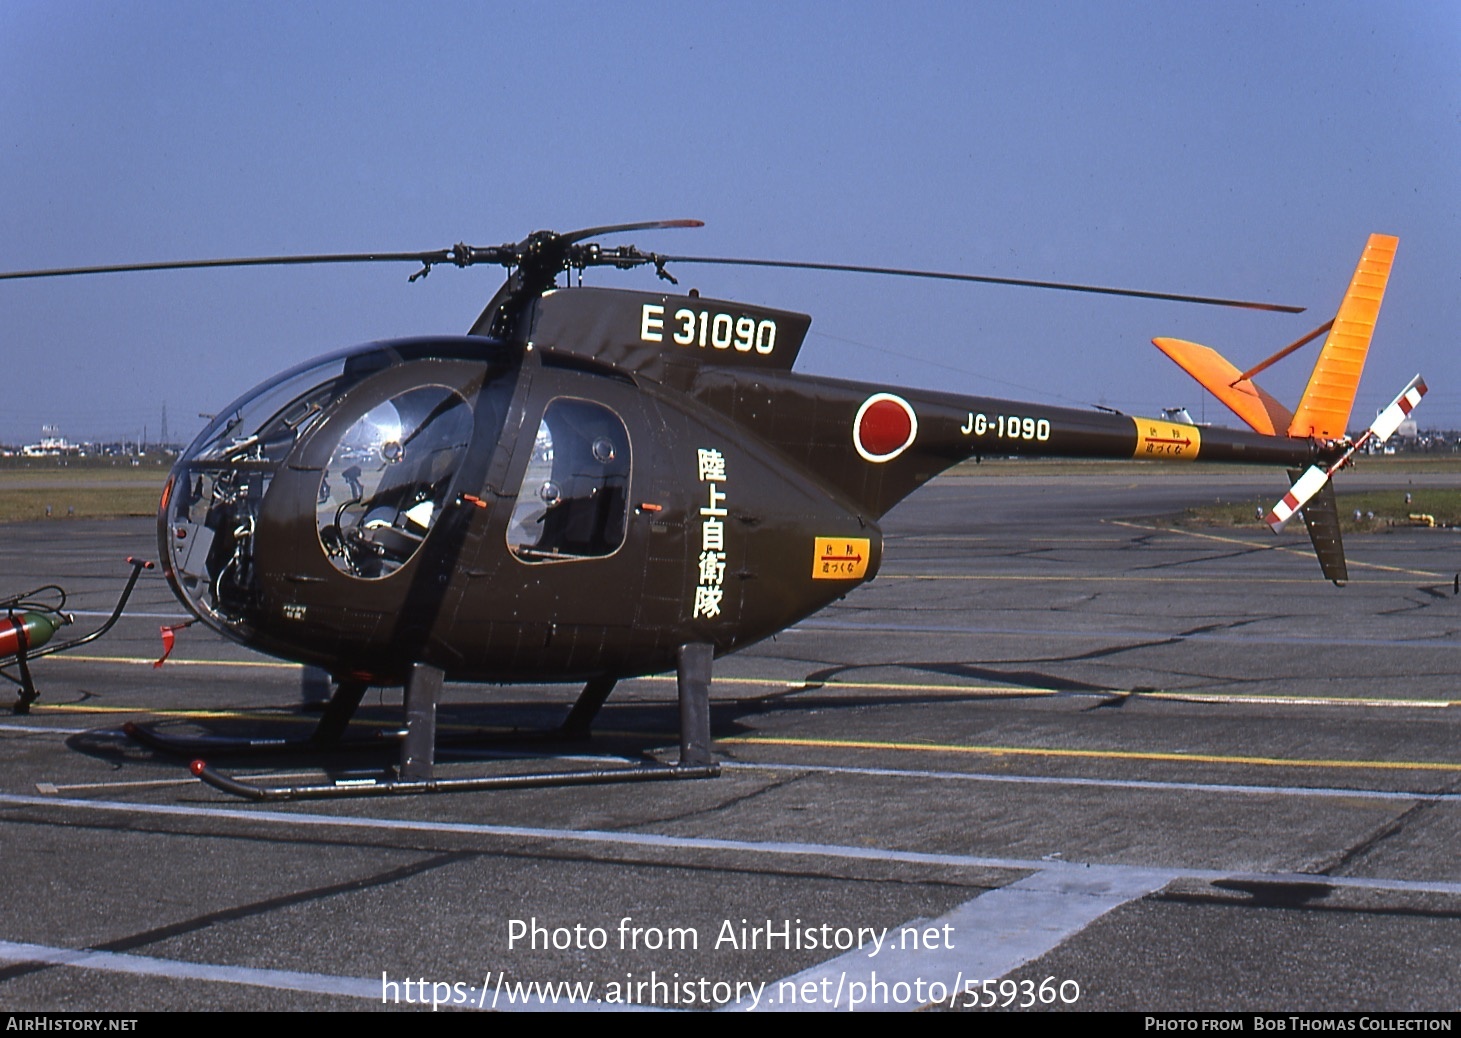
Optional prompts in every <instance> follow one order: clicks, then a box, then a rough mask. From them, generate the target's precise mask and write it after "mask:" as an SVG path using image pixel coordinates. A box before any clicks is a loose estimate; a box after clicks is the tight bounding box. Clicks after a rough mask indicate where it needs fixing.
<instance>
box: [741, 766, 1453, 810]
mask: <svg viewBox="0 0 1461 1038" xmlns="http://www.w3.org/2000/svg"><path fill="white" fill-rule="evenodd" d="M720 767H721V770H722V771H794V772H810V773H814V774H818V775H868V776H871V777H873V778H911V779H934V780H936V781H940V782H948V781H961V782H1002V783H1006V784H1009V785H1015V786H1089V787H1092V788H1095V789H1141V790H1153V791H1156V792H1179V793H1217V794H1228V793H1239V794H1251V795H1256V796H1285V797H1324V798H1339V799H1345V800H1418V801H1423V802H1425V803H1428V804H1444V803H1448V802H1461V793H1422V792H1410V791H1405V790H1389V789H1346V788H1344V787H1343V786H1245V785H1239V784H1236V783H1230V782H1158V781H1154V780H1152V779H1103V778H1076V777H1073V776H1063V775H995V774H990V773H988V772H978V771H923V770H918V769H914V768H858V767H851V766H847V765H830V764H829V765H823V764H759V763H757V764H752V763H747V762H731V761H721V762H720Z"/></svg>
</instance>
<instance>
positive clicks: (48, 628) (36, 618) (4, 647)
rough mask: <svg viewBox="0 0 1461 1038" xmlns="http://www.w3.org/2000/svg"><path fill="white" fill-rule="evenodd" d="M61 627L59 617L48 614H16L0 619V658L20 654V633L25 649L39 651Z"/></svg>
mask: <svg viewBox="0 0 1461 1038" xmlns="http://www.w3.org/2000/svg"><path fill="white" fill-rule="evenodd" d="M60 627H61V620H60V618H59V617H56V616H52V615H51V614H49V613H16V614H15V615H14V616H5V617H3V618H0V656H17V655H19V654H20V639H21V633H22V632H24V635H25V649H26V651H27V652H29V651H30V650H32V649H39V648H40V647H41V646H42V645H44V644H46V642H48V641H50V640H51V635H53V634H55V633H56V631H57V630H59V629H60Z"/></svg>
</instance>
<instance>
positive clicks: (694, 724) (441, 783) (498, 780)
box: [127, 643, 720, 800]
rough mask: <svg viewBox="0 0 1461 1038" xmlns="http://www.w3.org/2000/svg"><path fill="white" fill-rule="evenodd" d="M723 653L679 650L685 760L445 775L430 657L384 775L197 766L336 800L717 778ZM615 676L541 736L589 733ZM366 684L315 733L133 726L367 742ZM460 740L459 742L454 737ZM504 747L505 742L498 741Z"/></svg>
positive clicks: (248, 746) (150, 734)
mask: <svg viewBox="0 0 1461 1038" xmlns="http://www.w3.org/2000/svg"><path fill="white" fill-rule="evenodd" d="M712 658H713V650H712V648H711V646H709V645H706V644H701V643H692V644H687V645H682V646H681V647H680V649H679V653H678V657H677V667H676V678H677V687H678V690H679V700H680V759H679V761H678V762H677V763H675V764H659V763H653V764H633V765H629V766H625V767H605V768H588V769H579V770H549V771H534V772H530V773H525V774H522V773H518V774H494V775H477V776H467V777H462V778H438V777H437V776H436V772H435V768H436V748H437V746H438V745H439V743H438V740H437V736H436V709H437V705H438V703H439V702H440V699H441V687H442V682H443V678H444V674H443V672H442V671H441V670H440V669H438V668H436V667H432V666H430V665H428V664H423V663H418V664H415V665H414V666H413V667H412V670H411V676H410V678H409V680H408V681H407V683H406V727H405V730H404V731H403V732H395V733H389V734H385V733H383V734H382V736H381V737H380V738H379V739H377V740H375V741H374V742H372V743H370V744H369V745H374V746H380V745H382V744H384V743H388V742H389V741H392V740H399V742H400V746H401V758H400V764H399V765H398V766H397V767H395V768H393V769H391V770H389V771H388V772H387V773H385V774H383V775H381V776H379V777H355V776H351V777H348V778H340V779H336V780H331V781H327V782H319V783H304V784H292V785H263V784H261V783H259V782H257V781H246V780H243V779H238V778H234V777H232V776H229V775H226V774H224V773H223V772H221V771H219V770H217V769H216V768H213V767H211V766H209V765H208V763H207V762H206V761H203V760H195V761H193V762H192V764H191V765H190V766H189V767H190V770H191V771H192V773H193V774H194V775H195V776H197V777H198V778H199V779H201V780H202V781H203V782H206V783H207V784H208V785H210V786H212V787H214V788H215V789H219V790H222V791H223V792H225V793H230V794H232V795H234V796H239V797H244V798H246V799H249V800H305V799H334V798H345V797H363V796H390V795H405V794H413V793H452V792H467V791H471V790H487V789H527V788H535V787H541V786H585V785H609V784H614V783H622V782H663V781H669V780H674V779H692V778H714V777H716V776H717V775H719V774H720V764H719V763H718V762H717V761H716V760H715V758H714V756H713V755H712V754H711V751H710V671H711V660H712ZM613 688H614V681H613V679H611V678H597V679H594V680H592V681H590V682H589V683H588V684H587V685H586V686H585V687H584V690H583V692H582V693H581V694H580V696H579V699H578V701H577V702H576V703H575V704H574V706H573V709H572V711H570V713H569V715H568V719H567V720H566V721H565V722H564V724H563V726H562V728H560V729H559V730H558V731H557V732H544V733H541V734H539V735H538V737H537V741H545V740H548V739H584V738H587V737H588V734H589V726H590V723H591V722H592V720H593V718H594V716H595V715H596V714H597V713H598V711H599V708H600V707H602V706H603V704H604V701H605V700H606V699H607V698H608V696H609V693H610V692H611V691H613ZM363 693H364V686H358V685H354V684H342V685H341V686H340V688H339V689H338V690H337V691H336V693H335V696H334V697H333V698H332V699H331V701H330V704H329V706H328V707H327V708H326V711H325V715H324V717H322V718H321V719H320V723H319V726H318V727H317V728H316V729H315V733H314V735H312V736H311V737H310V738H308V739H221V738H217V737H214V738H208V737H204V738H203V739H195V738H174V737H170V736H163V735H160V734H159V733H157V732H155V731H152V730H151V729H145V728H143V727H142V726H140V725H131V726H128V728H127V732H128V735H130V736H131V737H132V738H134V739H136V740H137V741H139V742H142V743H144V744H145V745H148V746H152V747H154V748H157V749H161V750H163V751H165V752H170V753H176V752H179V751H180V750H181V751H184V752H188V750H187V749H186V748H187V747H197V752H210V750H209V747H211V749H212V750H217V751H219V752H282V751H285V750H292V751H301V750H311V749H313V750H320V749H331V748H337V747H338V748H346V747H355V746H360V745H367V744H365V743H362V742H361V741H360V740H349V741H347V740H344V739H342V738H341V736H342V735H343V732H344V729H345V725H346V723H348V721H349V719H350V716H351V715H352V714H353V713H354V711H355V707H356V706H358V705H359V703H360V697H361V695H362V694H363ZM450 741H451V742H453V743H455V742H458V741H459V740H455V739H453V740H450ZM495 741H497V742H498V743H499V744H500V743H501V741H502V740H501V739H498V740H495Z"/></svg>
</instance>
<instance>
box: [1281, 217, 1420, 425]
mask: <svg viewBox="0 0 1461 1038" xmlns="http://www.w3.org/2000/svg"><path fill="white" fill-rule="evenodd" d="M1399 244H1400V239H1399V238H1394V237H1391V236H1390V235H1388V234H1372V235H1370V240H1369V242H1368V244H1366V245H1365V251H1364V255H1362V256H1361V257H1360V262H1359V265H1358V266H1357V267H1355V271H1354V277H1353V278H1352V279H1351V280H1350V283H1349V291H1347V292H1345V294H1344V299H1343V301H1341V302H1340V304H1339V313H1338V314H1337V315H1335V318H1334V327H1333V328H1331V329H1330V331H1329V337H1328V338H1326V339H1325V340H1324V349H1323V350H1321V351H1320V353H1319V360H1318V361H1317V362H1316V363H1315V364H1314V372H1313V374H1311V375H1310V376H1309V384H1308V386H1307V387H1306V388H1305V389H1304V395H1303V398H1302V399H1300V401H1299V406H1298V407H1297V408H1296V409H1295V410H1294V417H1293V420H1292V421H1291V422H1290V423H1289V426H1288V434H1289V435H1290V436H1312V437H1317V438H1319V439H1331V440H1334V439H1339V438H1341V437H1342V436H1344V431H1345V425H1346V424H1348V422H1349V412H1350V409H1351V407H1353V405H1354V395H1355V391H1356V390H1357V389H1358V388H1359V384H1360V374H1361V372H1363V371H1364V369H1365V356H1366V354H1368V353H1369V349H1370V337H1371V336H1372V335H1373V334H1374V332H1375V320H1376V319H1377V318H1378V317H1379V314H1380V302H1381V300H1383V299H1384V297H1385V282H1386V281H1388V280H1389V278H1390V266H1391V264H1393V263H1394V262H1395V248H1396V246H1397V245H1399Z"/></svg>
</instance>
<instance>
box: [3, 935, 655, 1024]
mask: <svg viewBox="0 0 1461 1038" xmlns="http://www.w3.org/2000/svg"><path fill="white" fill-rule="evenodd" d="M0 962H13V963H43V964H45V965H47V966H68V967H71V968H74V969H86V970H99V971H101V972H103V973H128V974H131V975H133V976H141V977H166V978H168V979H170V980H191V981H200V982H204V983H211V984H239V985H243V986H247V987H256V988H273V989H275V990H280V991H305V992H309V993H310V994H315V995H339V996H341V997H344V998H361V999H367V1000H369V1001H371V1002H374V1003H376V1004H377V1005H391V1006H395V1005H414V1006H420V1007H421V1008H423V1009H424V1008H429V1007H431V1002H430V1000H429V999H428V1000H427V1001H425V1002H422V1001H421V1000H420V998H417V1000H416V1001H414V1002H411V1001H409V999H410V997H411V996H409V995H408V996H406V1000H403V1001H390V1002H388V1001H387V1000H386V998H385V997H384V996H385V994H386V990H387V989H386V983H385V982H386V980H387V978H386V977H385V976H382V977H380V978H379V979H377V978H374V977H342V976H338V975H335V974H328V973H298V972H295V971H293V970H270V969H255V968H253V967H251V966H219V965H215V964H213V963H208V962H184V961H182V960H180V959H157V958H152V957H151V956H147V955H128V954H124V953H120V952H104V951H91V950H89V949H85V948H82V949H75V948H55V947H51V946H50V945H45V944H21V943H19V942H15V941H0ZM413 979H414V978H413ZM403 980H404V978H398V979H397V981H396V985H395V991H394V995H395V996H396V997H397V998H400V997H401V992H402V990H403V988H402V986H401V983H402V981H403ZM418 990H419V988H418ZM465 994H466V996H467V998H469V999H470V1000H471V1001H472V1002H473V1003H480V1005H470V1006H467V1007H466V1008H481V1007H486V1006H491V1008H493V1009H494V1010H495V1011H497V1012H518V1013H543V1012H610V1013H611V1012H631V1013H633V1012H655V1011H659V1007H657V1006H638V1005H604V1004H600V1003H597V1002H594V1003H582V1002H579V1003H570V1002H566V1001H554V1000H550V999H544V998H542V997H540V996H531V997H527V998H521V997H520V998H519V999H518V1000H504V999H502V998H498V999H497V1002H496V1005H491V999H492V995H493V992H492V991H490V990H488V991H484V990H483V989H481V988H475V987H473V988H467V989H466V991H465ZM456 995H457V990H456V989H455V988H453V989H452V991H451V992H450V993H449V997H451V998H455V997H456ZM442 1005H445V1006H447V1007H448V1008H453V1009H460V1008H463V1006H461V1005H459V1004H458V1005H454V1004H451V1003H450V1002H447V1001H443V1002H442Z"/></svg>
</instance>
